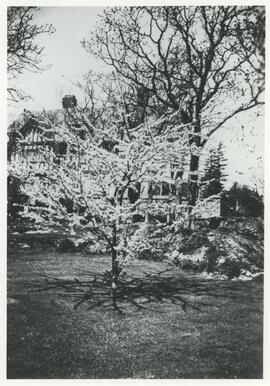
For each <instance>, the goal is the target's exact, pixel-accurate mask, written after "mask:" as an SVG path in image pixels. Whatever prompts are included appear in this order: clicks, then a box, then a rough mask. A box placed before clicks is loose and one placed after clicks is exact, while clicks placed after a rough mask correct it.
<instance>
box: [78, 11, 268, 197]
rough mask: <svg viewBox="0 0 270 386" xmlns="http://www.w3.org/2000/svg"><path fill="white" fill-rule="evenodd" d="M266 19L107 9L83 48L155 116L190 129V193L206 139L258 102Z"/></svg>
mask: <svg viewBox="0 0 270 386" xmlns="http://www.w3.org/2000/svg"><path fill="white" fill-rule="evenodd" d="M264 12H265V10H264V7H235V6H234V7H197V6H196V7H129V8H119V7H118V8H112V9H108V10H106V11H105V12H104V15H103V17H102V18H101V22H100V23H99V25H98V26H97V28H96V31H95V33H94V34H92V36H91V38H90V39H89V40H84V41H83V45H84V47H85V48H86V49H87V50H88V51H89V52H91V53H92V54H94V55H96V56H97V57H99V58H101V59H102V60H103V61H104V62H106V63H107V64H109V65H111V66H113V68H114V69H115V71H116V72H117V73H118V74H119V75H120V76H121V80H122V82H125V83H127V84H133V85H135V86H136V87H137V90H138V91H139V92H141V93H143V95H144V96H145V100H144V103H145V104H147V106H148V108H150V110H151V113H152V114H157V115H162V114H164V113H165V114H167V113H170V112H172V111H179V117H180V120H181V122H182V123H184V124H185V123H190V122H194V135H193V136H191V138H190V145H191V146H193V147H194V146H195V147H196V148H197V150H196V151H195V152H193V155H192V157H191V163H190V183H191V184H193V185H195V186H197V179H198V165H199V157H200V149H201V148H202V147H203V146H204V145H205V143H206V141H207V140H208V138H209V137H210V136H211V135H212V134H213V133H214V132H216V131H217V130H218V129H219V128H221V127H222V126H223V125H224V124H225V122H227V121H228V120H229V119H230V118H232V117H233V116H235V115H236V114H238V113H240V112H242V111H246V110H248V109H251V108H253V107H255V106H258V105H260V104H262V103H263V100H262V98H260V96H261V95H262V94H263V91H264V24H265V21H264ZM209 116H211V121H210V120H209V119H208V117H209ZM193 191H194V194H193V197H192V200H191V201H192V202H191V203H192V204H194V203H195V200H196V194H197V189H193Z"/></svg>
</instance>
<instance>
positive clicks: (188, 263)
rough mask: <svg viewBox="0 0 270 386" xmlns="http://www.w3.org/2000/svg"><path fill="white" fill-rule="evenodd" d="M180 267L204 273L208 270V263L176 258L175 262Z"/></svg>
mask: <svg viewBox="0 0 270 386" xmlns="http://www.w3.org/2000/svg"><path fill="white" fill-rule="evenodd" d="M173 263H174V264H176V265H177V266H178V267H180V268H182V269H184V270H190V271H193V272H203V271H204V270H205V269H206V262H205V261H204V260H195V261H194V260H192V259H188V258H183V257H180V258H176V259H174V261H173Z"/></svg>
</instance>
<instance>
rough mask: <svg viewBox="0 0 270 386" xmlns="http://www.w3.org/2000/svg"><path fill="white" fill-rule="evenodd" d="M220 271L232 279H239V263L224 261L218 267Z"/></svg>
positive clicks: (230, 260)
mask: <svg viewBox="0 0 270 386" xmlns="http://www.w3.org/2000/svg"><path fill="white" fill-rule="evenodd" d="M220 271H221V273H223V274H224V275H226V276H227V277H228V279H232V278H234V277H239V276H240V273H241V263H240V262H239V261H238V260H233V259H226V260H225V261H224V263H223V264H221V265H220Z"/></svg>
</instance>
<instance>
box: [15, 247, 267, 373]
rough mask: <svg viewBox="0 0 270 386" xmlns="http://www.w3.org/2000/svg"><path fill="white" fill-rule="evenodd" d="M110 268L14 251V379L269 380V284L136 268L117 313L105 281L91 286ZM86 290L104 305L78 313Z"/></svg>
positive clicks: (87, 304) (141, 264) (152, 265)
mask: <svg viewBox="0 0 270 386" xmlns="http://www.w3.org/2000/svg"><path fill="white" fill-rule="evenodd" d="M109 267H110V259H109V258H108V257H106V256H100V257H99V256H93V257H89V256H85V255H82V254H68V253H66V254H60V253H55V252H46V251H42V250H40V251H37V250H36V251H29V249H25V250H23V251H22V250H17V249H13V250H11V251H10V252H9V258H8V298H9V303H8V369H7V376H8V378H10V379H13V378H261V377H262V350H263V347H262V345H263V343H262V342H263V283H262V281H250V282H237V281H222V282H215V281H205V280H202V279H200V278H199V277H198V276H196V275H191V274H187V273H184V272H183V271H181V270H179V269H178V268H173V269H171V270H169V271H166V272H164V273H163V274H158V272H160V271H164V270H166V269H167V268H168V267H167V266H166V265H165V264H164V263H159V262H147V261H134V262H131V263H130V265H129V266H128V267H127V271H126V276H125V277H124V278H123V283H124V282H125V283H126V284H125V285H126V286H127V287H123V288H122V289H121V291H122V292H121V291H120V293H121V296H120V299H119V307H120V308H121V310H122V311H123V313H122V314H119V313H118V312H117V311H115V310H113V308H112V307H110V303H109V300H108V299H109V294H108V291H109V289H108V287H107V284H106V280H105V281H102V280H101V281H98V283H99V284H98V285H96V286H93V285H91V284H89V285H88V286H87V282H88V281H89V276H91V277H93V275H94V274H96V278H101V277H103V278H104V277H106V276H104V275H100V274H101V273H104V272H105V271H106V270H107V269H109ZM90 272H91V274H90ZM146 273H147V274H148V276H147V274H146ZM149 273H151V274H152V276H151V275H150V276H149ZM44 276H47V277H49V278H58V279H65V281H66V283H67V286H66V287H65V288H64V287H63V286H61V285H60V286H59V285H58V286H57V285H56V286H53V285H51V283H56V282H57V283H58V284H59V283H60V284H61V283H62V282H61V281H60V282H59V281H58V280H55V279H49V281H48V279H47V281H46V278H45V277H44ZM75 278H76V279H75ZM74 279H75V280H74ZM77 279H78V280H79V281H82V282H83V283H84V285H82V286H81V287H80V285H79V284H78V282H77ZM50 287H53V288H51V289H50ZM124 288H126V289H125V290H124ZM85 291H86V292H87V293H88V294H89V293H90V292H91V291H92V293H93V296H94V297H95V299H96V300H98V297H100V299H101V300H102V301H103V302H102V301H101V302H100V305H99V306H98V304H97V301H96V303H95V304H94V305H95V307H94V308H92V309H91V307H93V304H92V303H91V301H89V300H87V298H85V301H84V302H82V303H81V304H80V306H79V307H77V308H76V309H74V305H75V304H76V303H78V299H79V298H78V296H81V295H80V294H81V292H82V293H84V292H85ZM77 295H78V296H77ZM76 296H77V297H76ZM90 300H91V299H90ZM132 301H135V303H134V302H133V303H132ZM138 305H139V306H138ZM140 306H143V307H144V308H141V307H140Z"/></svg>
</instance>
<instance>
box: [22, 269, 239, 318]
mask: <svg viewBox="0 0 270 386" xmlns="http://www.w3.org/2000/svg"><path fill="white" fill-rule="evenodd" d="M169 273H170V269H168V270H165V271H161V272H157V273H154V274H153V273H151V274H149V273H145V274H144V276H143V277H132V278H131V277H128V276H126V275H120V277H119V284H118V289H117V302H116V304H115V303H114V302H113V297H112V292H111V272H110V271H105V272H104V273H99V274H97V273H91V272H80V276H83V277H85V279H83V280H79V279H77V278H74V279H73V280H70V279H69V280H66V279H59V278H56V277H49V276H44V279H45V280H44V282H43V283H40V284H32V285H31V289H30V291H29V292H32V293H33V292H42V291H50V292H51V291H53V292H55V293H57V294H58V295H59V296H64V297H68V298H69V299H71V300H72V301H73V302H74V309H77V308H78V307H79V306H80V305H82V304H83V303H87V304H88V305H89V307H90V309H94V308H96V307H103V308H114V309H115V310H117V311H118V312H119V313H120V314H124V313H125V312H127V311H128V310H129V311H130V309H133V310H143V309H146V310H151V311H156V312H166V311H162V309H161V308H160V306H161V304H175V305H179V306H181V307H182V309H183V310H184V311H187V308H190V309H193V310H197V311H199V312H203V311H204V309H205V307H207V306H213V305H214V306H215V307H218V306H219V304H218V303H219V302H217V301H216V300H217V298H219V299H221V298H224V299H227V298H228V296H229V297H230V298H234V297H235V296H237V294H236V295H234V290H237V291H239V287H238V286H237V285H234V286H233V285H232V283H226V282H220V281H219V282H217V281H211V282H210V281H207V280H198V279H194V278H191V279H190V278H185V277H176V276H175V275H174V276H172V275H169ZM235 284H236V283H235ZM33 287H34V288H33ZM206 297H207V299H208V300H210V302H209V301H208V302H206V301H205V298H206ZM211 298H213V300H214V302H213V301H211Z"/></svg>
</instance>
